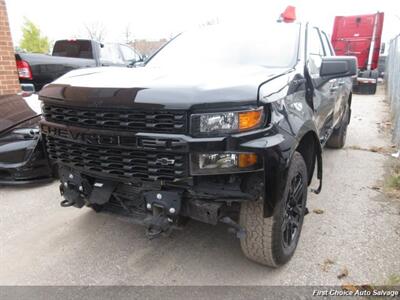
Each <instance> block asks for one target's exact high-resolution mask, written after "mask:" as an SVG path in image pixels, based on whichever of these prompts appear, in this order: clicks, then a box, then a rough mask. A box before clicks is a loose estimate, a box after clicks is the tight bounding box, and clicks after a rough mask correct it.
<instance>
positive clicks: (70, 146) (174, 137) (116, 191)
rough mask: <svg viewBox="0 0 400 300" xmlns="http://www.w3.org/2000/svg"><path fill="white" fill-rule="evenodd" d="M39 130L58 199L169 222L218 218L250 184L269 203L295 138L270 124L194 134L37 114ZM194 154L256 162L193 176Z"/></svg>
mask: <svg viewBox="0 0 400 300" xmlns="http://www.w3.org/2000/svg"><path fill="white" fill-rule="evenodd" d="M41 131H42V133H43V134H44V138H45V140H46V148H47V152H48V155H49V158H50V159H51V160H52V161H53V162H55V163H57V164H58V165H59V176H60V180H61V186H60V191H61V194H62V195H63V196H64V198H65V201H63V203H62V206H76V207H82V206H84V205H87V206H92V207H96V208H98V207H103V208H107V211H114V212H115V210H117V211H119V212H121V210H120V208H122V209H123V212H125V213H128V214H129V215H131V216H135V217H136V219H138V214H139V215H142V218H139V219H142V220H143V222H144V219H146V216H147V217H148V216H149V214H150V215H152V216H154V215H159V213H160V212H162V214H164V216H165V218H164V219H163V220H162V221H160V220H155V219H154V218H153V219H152V221H151V222H152V224H153V225H154V222H161V223H162V222H165V219H167V220H173V221H175V218H174V217H175V216H178V215H180V216H187V217H190V218H192V219H196V220H199V221H202V222H206V223H211V224H216V223H217V222H218V221H220V220H221V218H223V217H225V216H226V215H228V214H229V213H228V211H229V210H231V208H234V207H235V205H237V204H239V203H240V202H241V201H251V200H254V199H255V197H256V196H255V195H254V193H253V190H254V186H253V184H261V185H263V186H264V187H265V193H268V194H269V195H271V201H269V204H268V205H269V206H271V207H272V205H273V202H274V201H273V199H272V197H274V196H275V195H278V194H279V193H280V191H281V189H282V188H283V186H282V178H284V176H285V170H286V167H287V162H288V158H289V156H290V151H291V147H292V145H293V143H294V138H293V137H291V136H290V135H288V134H286V133H284V132H279V131H278V130H276V129H275V128H274V127H268V128H263V129H258V130H254V131H250V132H246V133H240V134H234V135H230V136H227V137H208V138H194V137H191V136H188V135H180V134H149V133H137V134H132V133H129V132H128V133H126V132H113V131H110V130H98V129H83V128H78V127H73V126H66V125H62V124H55V123H51V122H47V121H44V120H43V121H41ZM200 153H202V154H204V153H211V154H214V153H254V154H256V155H257V157H258V158H259V164H258V165H257V168H255V169H253V170H238V172H230V173H226V172H224V174H223V175H221V174H218V172H216V171H215V170H211V172H210V174H207V173H203V174H202V175H201V176H199V175H193V174H192V173H191V167H190V163H191V160H190V157H191V156H194V155H197V154H200ZM172 161H173V162H172ZM135 163H136V165H135ZM131 165H132V166H131ZM182 165H183V167H182ZM266 181H268V184H266ZM173 204H177V205H178V206H173ZM271 207H267V208H266V211H269V210H271ZM171 209H172V211H171ZM232 210H234V209H232ZM266 215H267V214H266ZM159 226H161V227H162V224H159Z"/></svg>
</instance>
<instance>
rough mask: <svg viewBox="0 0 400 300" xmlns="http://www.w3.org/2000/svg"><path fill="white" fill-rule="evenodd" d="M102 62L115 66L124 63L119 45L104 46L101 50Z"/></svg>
mask: <svg viewBox="0 0 400 300" xmlns="http://www.w3.org/2000/svg"><path fill="white" fill-rule="evenodd" d="M100 60H101V61H103V62H108V63H113V64H123V63H124V59H123V57H122V55H121V52H120V51H119V47H118V44H104V45H103V47H101V48H100Z"/></svg>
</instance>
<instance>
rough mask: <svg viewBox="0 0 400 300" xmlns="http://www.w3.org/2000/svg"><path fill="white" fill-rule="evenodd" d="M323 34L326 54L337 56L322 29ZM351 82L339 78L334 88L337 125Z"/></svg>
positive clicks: (334, 123) (335, 122)
mask: <svg viewBox="0 0 400 300" xmlns="http://www.w3.org/2000/svg"><path fill="white" fill-rule="evenodd" d="M321 36H322V43H323V45H324V50H325V54H326V55H327V56H335V52H334V50H333V47H332V45H331V43H330V41H329V38H328V36H327V35H326V33H325V32H324V31H321ZM349 84H350V81H349V79H348V78H339V79H337V80H336V86H335V87H334V89H336V91H335V94H336V95H335V96H336V98H335V106H334V109H333V126H336V124H338V123H339V121H341V118H342V115H343V113H344V108H345V107H346V103H345V102H346V101H347V99H348V95H347V94H346V93H347V91H348V90H350V89H349V88H348V85H349Z"/></svg>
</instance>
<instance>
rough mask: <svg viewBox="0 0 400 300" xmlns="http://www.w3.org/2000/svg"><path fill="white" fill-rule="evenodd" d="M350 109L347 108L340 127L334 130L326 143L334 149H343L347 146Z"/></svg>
mask: <svg viewBox="0 0 400 300" xmlns="http://www.w3.org/2000/svg"><path fill="white" fill-rule="evenodd" d="M349 118H350V109H349V106H348V105H347V106H346V111H345V113H344V115H343V117H342V120H341V121H340V125H339V127H337V128H335V129H333V132H332V134H331V136H330V137H329V139H328V141H327V142H326V146H327V147H329V148H333V149H341V148H343V147H344V145H345V144H346V136H347V127H348V125H349V122H350V120H349Z"/></svg>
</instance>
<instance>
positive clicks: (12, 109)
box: [0, 95, 40, 135]
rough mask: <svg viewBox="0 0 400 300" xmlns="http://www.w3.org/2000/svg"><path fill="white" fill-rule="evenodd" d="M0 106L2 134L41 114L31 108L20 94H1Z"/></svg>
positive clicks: (0, 130)
mask: <svg viewBox="0 0 400 300" xmlns="http://www.w3.org/2000/svg"><path fill="white" fill-rule="evenodd" d="M0 107H1V109H0V135H1V134H2V133H4V132H5V131H7V130H10V129H12V128H13V127H15V126H17V125H19V124H21V123H23V122H25V121H27V120H30V119H32V118H34V117H36V116H39V115H40V113H38V112H35V111H34V110H33V109H32V108H31V106H30V105H29V104H28V103H27V102H26V100H25V99H24V98H23V97H21V96H18V95H7V96H0Z"/></svg>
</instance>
